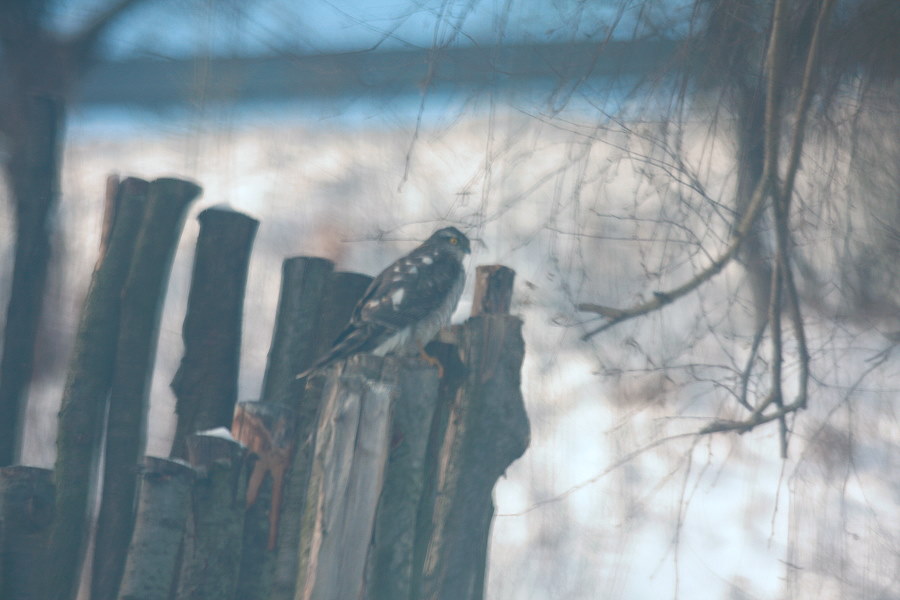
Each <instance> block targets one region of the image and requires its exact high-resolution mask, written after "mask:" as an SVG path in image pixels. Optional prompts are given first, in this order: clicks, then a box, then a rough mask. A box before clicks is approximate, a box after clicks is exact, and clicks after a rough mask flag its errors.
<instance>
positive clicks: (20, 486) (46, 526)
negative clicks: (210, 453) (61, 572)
mask: <svg viewBox="0 0 900 600" xmlns="http://www.w3.org/2000/svg"><path fill="white" fill-rule="evenodd" d="M52 475H53V474H52V472H51V471H49V470H48V469H38V468H36V467H21V466H16V467H3V468H0V598H9V599H10V600H12V599H15V600H42V599H43V598H44V597H45V596H44V595H43V592H42V585H41V584H42V581H43V578H44V577H46V576H47V574H48V573H49V572H50V571H52V570H53V569H52V568H50V566H49V565H48V564H47V563H46V562H45V561H44V548H45V545H46V543H47V539H48V537H49V532H50V523H51V521H52V520H53V505H54V501H53V481H52Z"/></svg>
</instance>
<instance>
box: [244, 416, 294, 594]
mask: <svg viewBox="0 0 900 600" xmlns="http://www.w3.org/2000/svg"><path fill="white" fill-rule="evenodd" d="M231 434H232V435H233V436H234V438H235V439H236V440H238V441H239V442H241V443H242V444H244V445H245V446H247V448H248V449H249V450H250V452H252V453H253V458H254V462H253V466H252V471H251V474H250V480H249V482H248V484H247V496H246V506H247V514H246V515H245V518H244V531H243V554H242V557H241V565H240V573H239V577H238V583H237V594H236V595H235V597H236V598H241V599H242V600H255V599H259V600H268V599H269V598H270V597H271V590H272V587H273V581H274V576H273V573H274V552H273V550H274V549H275V548H276V543H277V540H278V533H279V518H280V516H281V505H282V498H283V490H284V480H285V474H286V473H287V470H288V468H289V466H290V461H291V457H292V456H293V453H294V446H295V444H296V440H297V437H296V417H295V415H294V411H293V410H291V409H290V408H288V407H286V406H281V405H279V404H276V403H273V402H251V401H243V402H238V405H237V410H236V411H235V415H234V423H233V424H232V426H231Z"/></svg>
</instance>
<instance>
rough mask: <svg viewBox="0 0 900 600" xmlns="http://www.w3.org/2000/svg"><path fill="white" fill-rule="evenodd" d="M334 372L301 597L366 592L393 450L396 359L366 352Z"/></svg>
mask: <svg viewBox="0 0 900 600" xmlns="http://www.w3.org/2000/svg"><path fill="white" fill-rule="evenodd" d="M329 375H330V377H329V380H328V383H327V384H326V388H325V393H324V396H323V404H322V408H321V412H320V417H319V426H318V430H317V437H316V448H315V456H314V459H313V466H312V472H311V474H310V480H309V487H308V490H307V502H306V514H305V517H304V522H303V533H302V536H301V548H300V566H299V570H298V587H297V594H296V598H297V600H326V599H327V600H330V599H333V598H359V597H360V595H361V593H362V592H363V589H364V583H365V575H366V560H367V555H368V549H369V542H370V540H371V536H372V529H373V526H374V523H375V513H376V508H377V505H378V499H379V497H380V495H381V488H382V483H383V481H384V470H385V465H386V461H387V457H388V452H389V450H390V408H391V401H392V397H393V395H394V394H395V393H396V377H397V375H396V364H395V363H394V361H393V360H392V359H381V358H378V357H375V356H370V355H360V356H356V357H353V358H351V359H350V360H349V361H347V362H346V363H343V364H341V365H339V366H337V367H334V368H333V369H332V370H330V371H329Z"/></svg>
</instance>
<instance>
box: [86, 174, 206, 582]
mask: <svg viewBox="0 0 900 600" xmlns="http://www.w3.org/2000/svg"><path fill="white" fill-rule="evenodd" d="M200 191H201V190H200V187H199V186H197V185H196V184H194V183H191V182H188V181H182V180H178V179H157V180H155V181H153V182H152V183H151V184H150V190H149V196H148V200H147V208H146V211H145V213H144V219H143V221H142V223H141V227H140V231H139V233H138V237H137V241H136V245H135V249H134V256H133V258H132V261H131V266H130V268H129V272H128V277H127V279H126V281H125V287H124V289H123V292H122V313H121V322H120V328H119V338H118V342H117V348H116V359H115V366H114V373H113V380H112V385H111V391H110V400H109V413H108V419H107V433H106V452H105V462H104V472H103V492H102V499H101V504H100V516H99V519H98V523H97V536H96V540H95V547H94V565H93V577H92V589H91V598H92V600H111V599H112V598H115V597H116V593H117V590H118V588H119V581H120V580H121V576H122V569H123V566H124V558H125V550H126V548H127V546H128V540H129V538H130V537H131V528H132V522H133V519H134V499H135V485H136V478H135V467H136V465H137V464H138V458H139V457H140V456H141V454H142V453H143V451H144V440H145V435H146V413H147V402H148V393H149V388H150V376H151V373H152V372H153V365H154V360H155V355H156V343H157V340H158V336H159V316H160V311H161V309H162V304H163V300H164V297H165V291H166V287H167V284H168V275H169V271H170V269H171V264H172V258H173V256H174V254H175V248H176V246H177V245H178V238H179V236H180V235H181V230H182V225H183V223H184V219H185V214H186V212H187V208H188V206H189V205H190V204H191V202H193V200H194V199H195V198H196V197H197V196H198V195H199V193H200Z"/></svg>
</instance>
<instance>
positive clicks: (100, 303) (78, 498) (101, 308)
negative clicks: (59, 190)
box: [43, 177, 149, 600]
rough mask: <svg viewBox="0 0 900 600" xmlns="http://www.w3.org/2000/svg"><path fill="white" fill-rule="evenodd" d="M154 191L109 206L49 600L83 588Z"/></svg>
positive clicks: (66, 454) (80, 367)
mask: <svg viewBox="0 0 900 600" xmlns="http://www.w3.org/2000/svg"><path fill="white" fill-rule="evenodd" d="M148 186H149V184H148V183H147V182H146V181H144V180H142V179H136V178H134V177H129V178H127V179H125V180H124V181H122V182H121V183H120V184H119V185H118V186H116V187H115V189H114V190H112V191H111V193H112V197H110V198H107V212H106V214H107V219H106V221H105V223H106V224H107V226H108V227H109V229H108V233H105V239H104V241H103V242H102V244H101V245H102V250H101V258H100V260H99V261H98V262H97V266H96V267H95V269H94V274H93V276H92V278H91V286H90V288H89V289H88V293H87V297H86V298H85V300H84V306H83V307H82V310H81V322H80V323H79V326H78V333H77V334H76V337H75V348H74V349H73V351H72V359H71V363H70V364H69V372H68V375H67V378H66V387H65V390H64V391H63V397H62V406H61V408H60V411H59V426H58V429H57V438H56V466H55V469H54V480H55V482H56V489H57V493H56V519H55V520H54V522H53V525H52V527H51V531H50V542H49V546H48V554H47V563H48V564H51V565H53V569H51V570H49V571H48V572H47V573H45V577H44V584H45V586H46V587H45V589H44V596H43V597H44V598H51V599H53V600H70V598H72V597H74V595H75V590H76V589H77V587H78V578H79V573H80V572H81V563H82V561H83V559H84V554H85V543H86V540H87V532H88V530H89V523H88V519H87V515H88V506H90V504H91V496H92V494H93V493H95V492H93V491H92V490H94V489H95V488H96V470H97V461H98V458H99V455H100V438H101V432H102V428H103V422H104V418H105V413H106V404H107V402H106V400H107V396H108V394H109V389H110V385H111V383H112V376H113V363H114V362H115V354H116V339H117V337H118V335H119V315H120V312H121V302H122V287H123V286H124V284H125V277H126V275H127V274H128V267H129V265H130V264H131V258H132V254H133V251H134V244H135V240H136V238H137V233H138V229H139V227H140V223H141V217H142V216H143V214H144V207H145V202H146V198H147V191H148Z"/></svg>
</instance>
